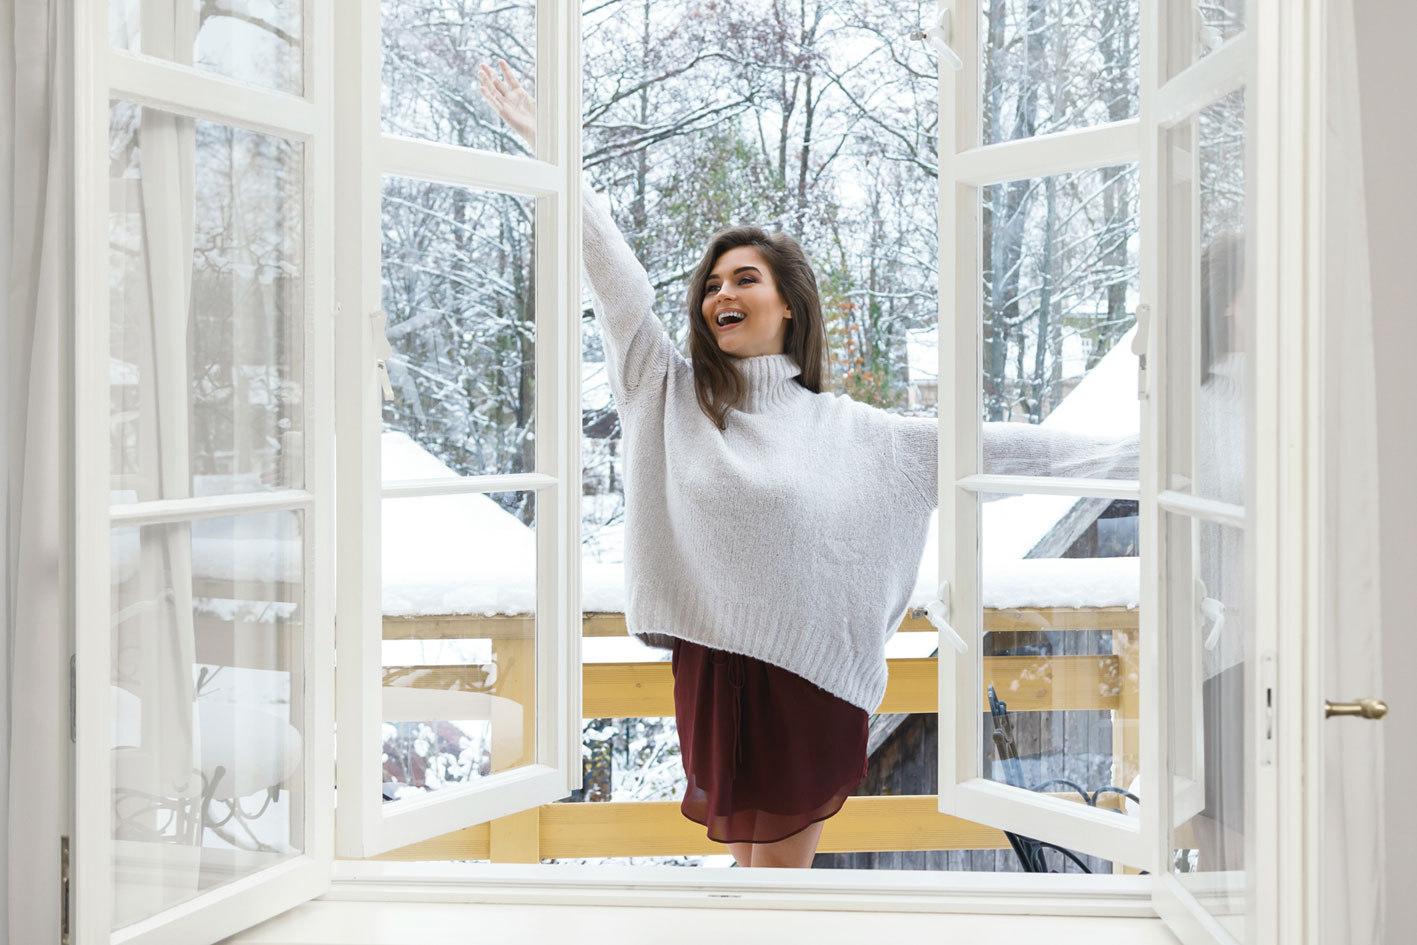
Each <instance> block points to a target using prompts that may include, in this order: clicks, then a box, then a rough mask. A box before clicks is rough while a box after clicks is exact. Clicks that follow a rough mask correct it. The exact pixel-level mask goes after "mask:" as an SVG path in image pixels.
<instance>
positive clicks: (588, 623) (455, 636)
mask: <svg viewBox="0 0 1417 945" xmlns="http://www.w3.org/2000/svg"><path fill="white" fill-rule="evenodd" d="M1137 627H1138V616H1137V611H1136V610H1135V609H1128V608H1126V607H1022V608H1010V609H994V608H986V609H985V611H984V630H985V631H986V632H995V633H1005V632H1012V631H1018V630H1113V629H1121V630H1135V629H1137ZM896 629H897V630H898V631H900V632H903V633H934V632H935V627H934V625H933V624H931V623H930V621H929V620H927V619H926V618H925V614H924V611H923V610H912V611H910V612H909V613H907V614H906V616H905V618H904V619H903V620H901V622H900V625H899V626H898V627H897V628H896ZM535 632H536V619H535V617H533V616H532V615H529V614H512V615H507V614H494V615H490V616H480V615H479V616H471V615H465V614H434V615H429V616H423V617H385V618H384V639H385V640H489V639H492V640H495V639H505V638H509V637H511V638H526V637H531V636H533V635H534V634H535ZM581 633H582V635H583V636H587V637H617V636H620V637H622V636H626V635H627V634H628V633H629V630H628V628H627V627H626V625H625V615H624V614H617V613H599V612H588V613H585V614H583V615H582V617H581Z"/></svg>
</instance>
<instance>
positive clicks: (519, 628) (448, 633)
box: [384, 614, 536, 640]
mask: <svg viewBox="0 0 1417 945" xmlns="http://www.w3.org/2000/svg"><path fill="white" fill-rule="evenodd" d="M535 635H536V618H535V617H532V616H529V615H526V614H520V615H511V616H507V615H502V614H497V615H493V616H477V617H470V616H457V615H452V616H435V617H385V618H384V639H385V640H516V639H530V638H532V637H534V636H535Z"/></svg>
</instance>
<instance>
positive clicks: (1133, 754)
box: [1112, 630, 1141, 788]
mask: <svg viewBox="0 0 1417 945" xmlns="http://www.w3.org/2000/svg"><path fill="white" fill-rule="evenodd" d="M1112 652H1113V653H1115V654H1116V656H1117V681H1118V683H1119V685H1120V689H1121V691H1120V693H1118V703H1119V704H1118V706H1117V708H1116V709H1115V710H1113V712H1112V783H1113V784H1115V785H1116V786H1117V787H1119V788H1126V787H1127V785H1129V784H1131V783H1132V779H1133V778H1135V777H1136V776H1137V773H1138V772H1139V771H1140V770H1141V732H1140V729H1139V728H1138V726H1139V724H1140V723H1139V717H1140V715H1141V685H1140V682H1141V671H1140V668H1139V666H1140V661H1141V649H1140V646H1139V645H1138V640H1137V631H1136V630H1113V631H1112Z"/></svg>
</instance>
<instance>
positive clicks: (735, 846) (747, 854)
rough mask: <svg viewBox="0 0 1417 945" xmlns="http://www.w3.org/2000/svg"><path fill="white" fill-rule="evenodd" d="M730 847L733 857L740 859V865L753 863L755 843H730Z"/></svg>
mask: <svg viewBox="0 0 1417 945" xmlns="http://www.w3.org/2000/svg"><path fill="white" fill-rule="evenodd" d="M728 849H729V852H731V853H732V854H733V859H735V860H737V861H738V865H739V866H752V865H753V845H752V844H751V843H730V844H729V845H728Z"/></svg>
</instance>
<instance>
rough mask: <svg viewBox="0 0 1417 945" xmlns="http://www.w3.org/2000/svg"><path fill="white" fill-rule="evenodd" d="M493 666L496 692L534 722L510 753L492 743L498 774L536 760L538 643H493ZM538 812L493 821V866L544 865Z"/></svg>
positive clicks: (519, 640) (522, 640)
mask: <svg viewBox="0 0 1417 945" xmlns="http://www.w3.org/2000/svg"><path fill="white" fill-rule="evenodd" d="M492 664H493V665H494V666H496V667H497V676H498V679H497V684H496V686H495V689H494V691H495V692H496V693H497V694H498V695H499V696H502V697H503V698H506V699H511V700H513V701H515V702H518V703H520V704H521V706H522V709H523V710H524V712H525V717H526V718H527V719H528V720H531V723H532V724H530V725H523V726H522V740H521V744H520V745H515V746H508V747H511V750H510V751H507V750H505V748H504V750H503V753H501V754H499V752H498V740H497V739H496V738H494V739H493V740H492V772H493V773H494V774H495V773H496V772H498V771H506V770H508V769H510V768H516V767H520V766H522V765H527V764H530V763H532V762H533V761H535V759H536V641H535V640H534V639H530V638H522V637H516V638H505V639H499V640H494V641H493V643H492ZM439 668H440V669H441V667H439ZM437 688H446V687H441V686H440V687H437ZM539 811H540V808H537V807H533V808H531V809H529V810H524V811H520V812H518V813H515V814H509V815H508V816H506V817H499V818H498V819H496V820H494V821H492V822H491V825H490V828H489V829H490V832H489V834H488V858H489V859H490V860H491V861H492V862H493V863H539V862H541V856H540V852H539V851H540V849H541V834H540V813H539Z"/></svg>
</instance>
